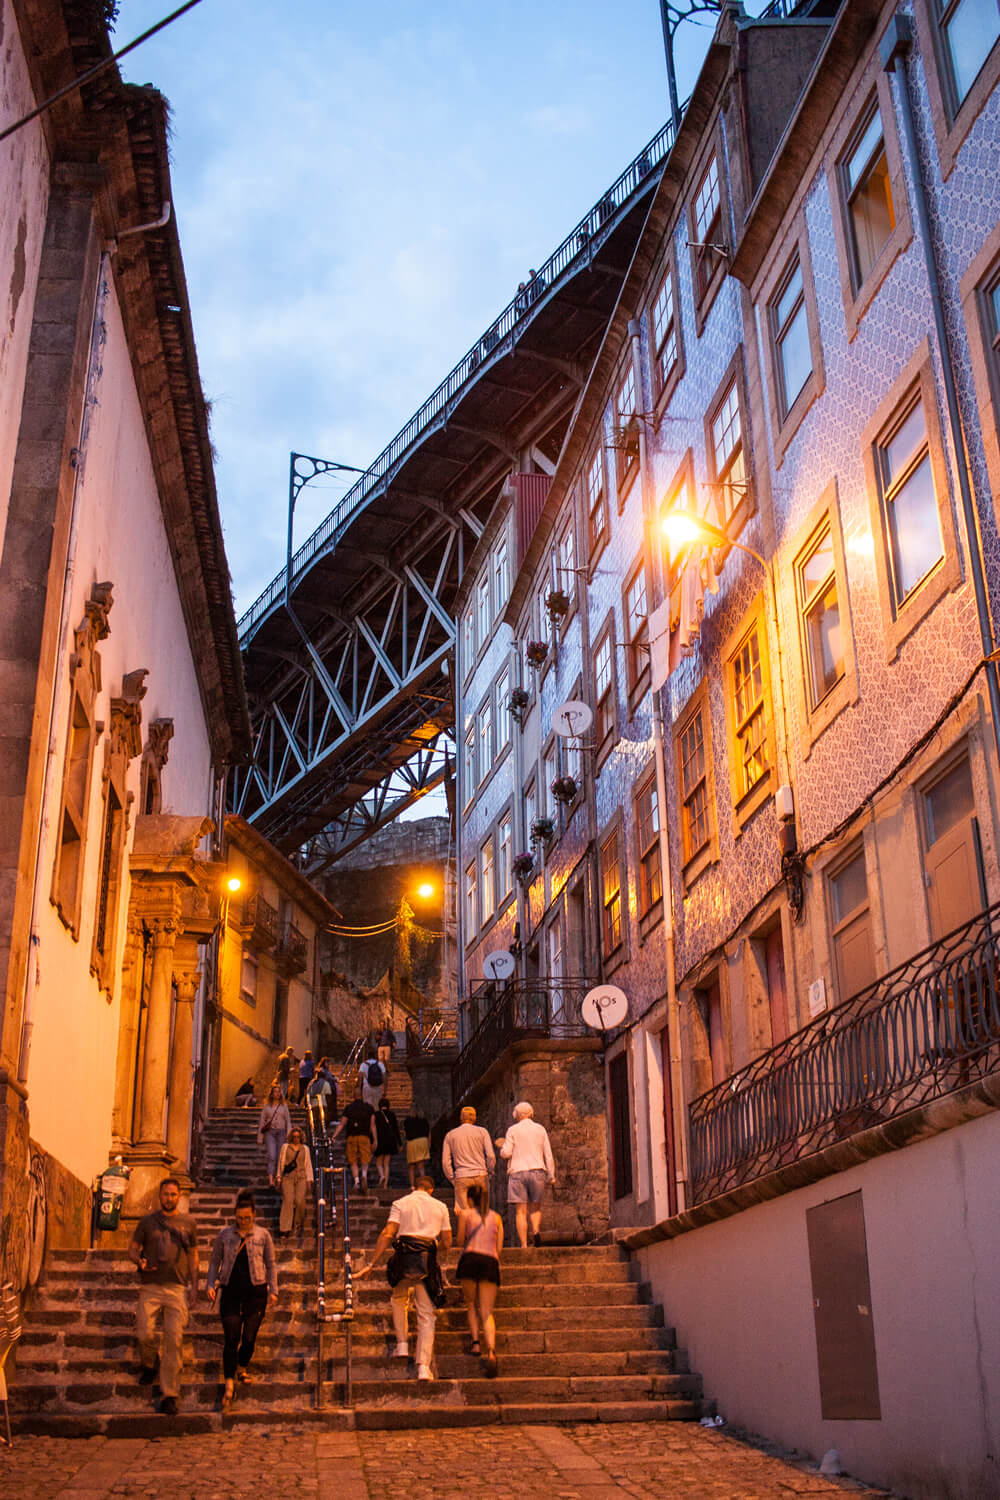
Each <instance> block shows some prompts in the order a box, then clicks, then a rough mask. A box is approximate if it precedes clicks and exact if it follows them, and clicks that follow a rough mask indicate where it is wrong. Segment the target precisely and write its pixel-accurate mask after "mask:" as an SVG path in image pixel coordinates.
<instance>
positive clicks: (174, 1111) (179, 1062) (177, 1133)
mask: <svg viewBox="0 0 1000 1500" xmlns="http://www.w3.org/2000/svg"><path fill="white" fill-rule="evenodd" d="M174 980H175V983H176V985H177V1004H176V1005H175V1007H174V1046H173V1052H172V1054H171V1058H170V1108H169V1112H168V1114H167V1150H168V1151H169V1152H170V1155H171V1156H172V1157H173V1159H174V1171H175V1172H176V1173H177V1174H178V1176H180V1175H181V1174H183V1175H185V1176H186V1175H187V1169H188V1163H189V1149H190V1141H191V1082H192V1078H193V1076H194V1075H193V1071H192V1065H191V1056H192V1054H191V1048H192V1040H193V1035H194V997H195V994H196V993H197V989H198V970H197V968H196V967H195V966H194V965H187V964H185V965H184V966H182V967H175V969H174Z"/></svg>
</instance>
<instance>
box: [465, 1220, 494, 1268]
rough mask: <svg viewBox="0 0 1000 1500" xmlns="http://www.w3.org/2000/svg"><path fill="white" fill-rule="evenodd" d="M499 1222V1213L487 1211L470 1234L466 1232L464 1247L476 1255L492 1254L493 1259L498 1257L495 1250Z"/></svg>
mask: <svg viewBox="0 0 1000 1500" xmlns="http://www.w3.org/2000/svg"><path fill="white" fill-rule="evenodd" d="M499 1223H500V1218H499V1215H497V1214H495V1213H489V1214H487V1215H486V1218H485V1219H480V1220H479V1223H478V1224H477V1225H476V1227H475V1229H474V1230H473V1231H472V1233H471V1234H469V1233H466V1236H465V1247H464V1248H465V1249H466V1250H471V1251H474V1252H475V1254H476V1255H492V1257H493V1259H494V1260H499V1259H500V1254H499V1252H498V1250H497V1226H498V1225H499Z"/></svg>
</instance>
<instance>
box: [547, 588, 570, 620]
mask: <svg viewBox="0 0 1000 1500" xmlns="http://www.w3.org/2000/svg"><path fill="white" fill-rule="evenodd" d="M545 608H546V609H547V610H548V613H549V618H550V619H552V620H565V618H566V616H567V615H568V614H569V595H568V594H567V593H566V591H565V589H551V590H550V591H549V593H548V594H547V595H546V597H545Z"/></svg>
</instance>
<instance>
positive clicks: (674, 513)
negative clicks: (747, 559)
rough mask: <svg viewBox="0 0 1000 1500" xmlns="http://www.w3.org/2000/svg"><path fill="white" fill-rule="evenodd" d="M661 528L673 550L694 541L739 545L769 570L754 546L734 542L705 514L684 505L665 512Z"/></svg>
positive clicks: (765, 569)
mask: <svg viewBox="0 0 1000 1500" xmlns="http://www.w3.org/2000/svg"><path fill="white" fill-rule="evenodd" d="M660 530H661V531H662V532H663V535H664V536H665V537H666V538H667V541H668V542H669V543H670V546H671V550H673V551H678V550H679V549H680V548H681V547H688V546H690V545H691V544H692V543H693V542H708V543H710V544H711V545H712V546H713V547H737V548H738V549H739V550H740V552H749V554H750V556H751V557H755V558H756V559H757V561H758V562H759V563H760V565H761V567H762V568H763V569H764V571H765V572H767V571H769V570H768V566H767V563H766V562H765V561H764V559H763V558H762V557H761V555H760V553H759V552H755V551H754V549H753V548H752V547H745V546H744V545H743V543H742V542H734V541H733V539H732V537H731V536H727V535H726V533H725V532H724V531H723V530H722V529H721V527H719V526H715V525H713V524H712V522H711V521H706V520H705V518H704V516H696V515H695V514H694V512H693V511H690V510H685V509H684V508H683V506H680V505H673V506H671V507H670V508H669V509H668V510H665V511H664V512H663V514H662V516H661V517H660Z"/></svg>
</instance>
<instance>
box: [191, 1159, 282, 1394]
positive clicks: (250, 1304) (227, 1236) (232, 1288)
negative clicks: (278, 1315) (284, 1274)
mask: <svg viewBox="0 0 1000 1500" xmlns="http://www.w3.org/2000/svg"><path fill="white" fill-rule="evenodd" d="M234 1217H235V1222H234V1223H232V1224H227V1225H226V1227H225V1229H220V1230H219V1233H218V1234H217V1235H216V1237H215V1244H214V1245H213V1246H212V1257H211V1259H210V1261H209V1263H208V1276H207V1277H206V1279H205V1291H206V1293H207V1294H208V1300H209V1302H214V1301H215V1298H216V1294H217V1291H218V1287H220V1286H221V1288H222V1295H221V1297H220V1298H219V1315H220V1317H221V1318H222V1328H223V1332H224V1334H225V1344H224V1345H223V1349H222V1373H223V1376H224V1377H225V1382H226V1384H225V1389H224V1391H223V1396H222V1409H223V1411H227V1410H228V1408H229V1407H230V1405H231V1404H232V1400H233V1395H234V1393H235V1390H236V1384H235V1383H236V1380H237V1379H239V1380H240V1381H241V1382H242V1381H247V1380H249V1378H250V1376H249V1374H248V1373H247V1366H248V1365H249V1364H250V1361H251V1359H252V1358H253V1351H254V1345H255V1343H256V1342H257V1333H258V1330H259V1329H260V1325H261V1323H262V1322H263V1320H264V1314H265V1312H266V1311H267V1304H268V1302H277V1300H278V1272H277V1266H276V1264H275V1258H274V1243H273V1241H272V1239H271V1236H270V1235H269V1234H268V1232H267V1230H266V1229H262V1228H260V1227H258V1225H257V1222H256V1220H257V1205H256V1203H255V1201H254V1196H253V1193H251V1192H250V1190H249V1189H248V1188H244V1189H243V1190H242V1191H241V1192H240V1193H239V1194H238V1195H237V1198H236V1212H235V1216H234Z"/></svg>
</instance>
